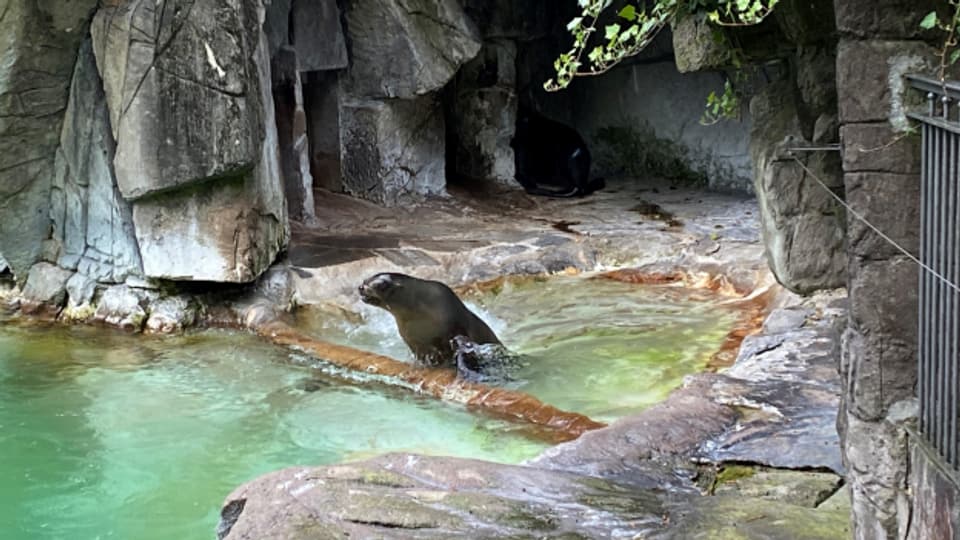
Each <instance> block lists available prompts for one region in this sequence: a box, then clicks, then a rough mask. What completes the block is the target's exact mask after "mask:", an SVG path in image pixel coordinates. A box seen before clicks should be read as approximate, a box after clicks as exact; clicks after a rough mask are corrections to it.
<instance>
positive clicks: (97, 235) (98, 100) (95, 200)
mask: <svg viewBox="0 0 960 540" xmlns="http://www.w3.org/2000/svg"><path fill="white" fill-rule="evenodd" d="M113 149H114V145H113V135H112V133H111V132H110V120H109V117H108V113H107V106H106V100H105V98H104V94H103V89H102V86H101V84H100V76H99V75H98V74H97V66H96V62H95V60H94V58H93V51H92V49H91V46H90V42H89V41H86V42H84V44H83V46H82V47H81V48H80V52H79V54H78V57H77V66H76V69H75V70H74V75H73V83H72V85H71V88H70V99H69V101H68V103H67V112H66V118H65V120H64V124H63V131H62V132H61V135H60V147H59V148H58V149H57V155H56V166H55V176H54V178H53V189H52V192H51V210H50V218H51V220H52V222H53V238H54V240H55V241H56V242H57V243H58V244H59V247H60V253H59V257H58V258H57V264H59V265H60V266H62V267H64V268H69V269H73V270H78V271H79V272H80V273H82V274H83V275H86V276H89V277H91V278H93V279H95V280H97V281H100V282H103V283H122V282H123V281H124V280H125V279H126V278H127V276H142V275H143V270H142V267H141V263H140V252H139V248H138V246H137V239H136V237H135V235H134V230H133V216H132V213H131V209H130V204H129V203H128V202H127V201H125V200H124V199H123V197H121V196H120V192H119V190H118V188H117V184H116V180H115V178H114V175H113V163H112V159H113Z"/></svg>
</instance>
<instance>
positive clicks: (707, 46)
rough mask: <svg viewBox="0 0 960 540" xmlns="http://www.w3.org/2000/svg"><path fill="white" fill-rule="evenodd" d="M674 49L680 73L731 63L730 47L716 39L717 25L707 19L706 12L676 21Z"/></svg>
mask: <svg viewBox="0 0 960 540" xmlns="http://www.w3.org/2000/svg"><path fill="white" fill-rule="evenodd" d="M671 29H672V30H673V49H674V53H675V54H676V63H677V69H678V70H679V71H680V73H689V72H691V71H700V70H702V69H711V68H713V69H715V68H720V67H724V66H727V65H729V63H730V49H729V48H727V47H726V46H725V45H724V44H722V43H718V42H717V40H716V39H714V36H713V34H714V32H716V31H717V30H716V27H715V26H713V25H712V24H710V23H709V22H708V21H707V17H706V14H698V15H694V16H691V17H685V18H684V19H682V20H680V21H678V22H674V23H673V24H672V25H671Z"/></svg>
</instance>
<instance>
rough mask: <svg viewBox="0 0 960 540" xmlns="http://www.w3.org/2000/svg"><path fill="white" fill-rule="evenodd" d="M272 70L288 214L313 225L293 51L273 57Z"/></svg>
mask: <svg viewBox="0 0 960 540" xmlns="http://www.w3.org/2000/svg"><path fill="white" fill-rule="evenodd" d="M272 66H273V67H272V69H271V71H272V76H273V102H274V106H275V112H276V118H277V142H278V143H279V145H280V148H279V149H278V150H279V153H280V170H281V171H282V173H283V184H284V192H285V194H286V198H287V213H288V215H289V216H290V218H291V219H294V220H298V221H310V220H311V219H314V218H315V217H316V215H315V211H314V202H313V175H312V174H311V172H310V148H309V146H310V142H309V141H308V140H307V113H306V111H305V110H304V96H303V83H302V81H301V76H300V71H301V66H300V65H299V58H298V57H297V55H296V53H295V52H294V50H293V49H291V48H290V47H286V46H285V47H283V48H281V49H280V50H279V51H277V53H276V54H275V55H274V57H273V62H272Z"/></svg>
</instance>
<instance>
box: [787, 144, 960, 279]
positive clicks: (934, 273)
mask: <svg viewBox="0 0 960 540" xmlns="http://www.w3.org/2000/svg"><path fill="white" fill-rule="evenodd" d="M791 157H793V160H794V161H796V162H797V165H800V167H801V168H802V169H803V170H804V172H806V173H807V175H809V176H810V178H812V179H813V181H814V182H816V183H817V184H819V185H820V187H822V188H823V189H824V190H826V192H827V193H829V194H830V196H831V197H833V198H834V199H836V201H837V202H838V203H840V205H841V206H843V207H844V208H846V210H847V212H850V214H851V215H852V216H853V217H855V218H857V219H858V220H860V221H861V222H863V224H864V225H866V226H867V227H870V229H872V230H873V232H875V233H877V234H878V235H880V238H883V239H884V240H886V241H887V242H888V243H889V244H890V245H891V246H893V247H895V248H897V251H899V252H901V253H903V254H904V255H906V256H907V257H908V258H909V259H910V260H911V261H913V262H915V263H917V264H918V265H919V266H920V268H923V269H924V270H926V271H927V272H928V273H929V274H930V275H932V276H934V277H935V278H937V279H939V280H940V281H942V282H943V283H944V284H945V285H947V286H948V287H950V288H951V289H953V290H954V291H956V292H958V293H960V287H958V286H957V285H956V284H955V283H953V282H952V281H950V280H949V279H947V278H945V277H943V276H942V275H941V274H940V273H939V272H937V271H936V270H934V269H933V268H930V267H929V266H927V265H926V264H924V263H923V262H922V261H921V260H920V259H918V258H916V257H915V256H914V255H913V253H910V252H909V251H907V250H906V248H904V247H903V246H901V245H900V244H898V243H897V242H896V241H895V240H894V239H893V238H890V237H889V236H887V235H886V234H884V233H883V231H881V230H880V229H878V228H877V227H876V226H874V225H873V223H870V222H869V221H867V219H866V218H865V217H863V216H861V215H860V214H859V213H858V212H857V211H856V210H854V209H853V208H851V207H850V205H849V204H847V201H845V200H843V199H842V198H840V196H839V195H837V194H836V193H834V192H833V190H832V189H830V188H829V187H828V186H827V184H826V183H824V182H823V181H822V180H820V178H819V177H817V175H816V174H814V173H813V171H811V170H810V169H809V168H808V167H807V166H806V164H804V163H803V162H802V161H800V159H799V158H798V157H797V156H791Z"/></svg>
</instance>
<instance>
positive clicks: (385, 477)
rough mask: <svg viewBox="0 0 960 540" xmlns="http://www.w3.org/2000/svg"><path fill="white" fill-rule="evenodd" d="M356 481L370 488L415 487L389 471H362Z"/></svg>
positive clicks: (405, 479) (406, 479)
mask: <svg viewBox="0 0 960 540" xmlns="http://www.w3.org/2000/svg"><path fill="white" fill-rule="evenodd" d="M358 481H359V482H361V483H364V484H369V485H371V486H386V487H393V488H408V487H413V486H414V485H416V484H414V483H413V482H412V481H410V479H409V478H407V477H405V476H401V475H399V474H396V473H392V472H389V471H364V472H363V474H361V475H360V478H359V479H358Z"/></svg>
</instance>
